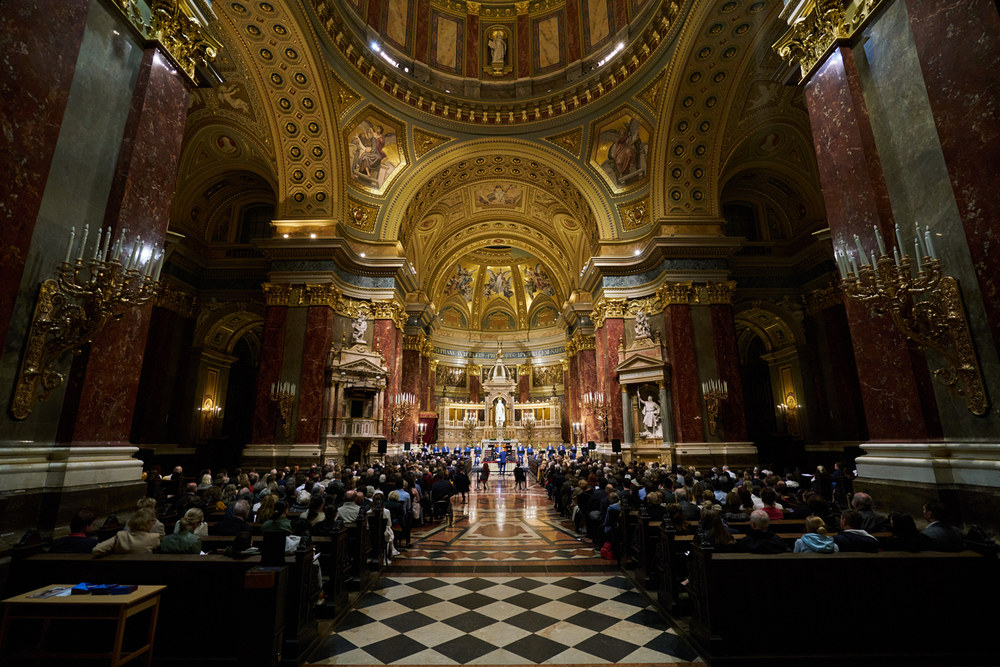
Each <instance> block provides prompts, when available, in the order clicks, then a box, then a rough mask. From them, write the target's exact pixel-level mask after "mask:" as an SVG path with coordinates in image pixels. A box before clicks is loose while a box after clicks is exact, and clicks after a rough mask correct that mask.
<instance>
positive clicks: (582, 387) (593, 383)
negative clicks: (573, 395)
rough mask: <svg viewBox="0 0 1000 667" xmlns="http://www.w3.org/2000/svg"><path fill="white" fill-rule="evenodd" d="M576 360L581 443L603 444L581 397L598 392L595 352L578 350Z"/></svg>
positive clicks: (600, 434)
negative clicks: (581, 430)
mask: <svg viewBox="0 0 1000 667" xmlns="http://www.w3.org/2000/svg"><path fill="white" fill-rule="evenodd" d="M575 358H576V359H578V360H579V364H580V377H579V379H578V387H579V390H578V392H577V401H578V403H577V405H578V407H579V409H580V413H579V414H580V418H579V421H580V422H581V423H582V424H583V441H584V442H587V441H588V440H593V441H594V442H605V440H604V434H603V433H602V432H601V429H600V424H599V422H598V421H597V420H596V419H595V418H594V416H593V415H592V414H590V411H588V410H587V409H585V408H584V407H583V396H584V394H586V393H587V392H590V391H599V390H600V389H599V388H600V384H599V383H598V380H597V350H595V349H593V348H590V349H586V350H580V351H579V352H577V353H576V357H575Z"/></svg>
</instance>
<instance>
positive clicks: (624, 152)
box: [600, 117, 649, 187]
mask: <svg viewBox="0 0 1000 667" xmlns="http://www.w3.org/2000/svg"><path fill="white" fill-rule="evenodd" d="M641 129H642V125H641V124H640V123H639V120H638V119H637V118H629V117H626V118H625V119H624V120H622V122H621V125H619V126H618V127H617V128H609V129H607V130H605V131H604V132H601V138H600V142H601V144H604V143H608V142H610V145H609V146H608V152H607V159H605V160H604V162H602V163H601V169H603V170H604V171H605V173H607V175H608V176H609V177H610V178H611V180H612V181H614V183H615V185H617V186H618V187H622V186H625V185H627V184H628V183H629V182H630V181H633V180H635V179H638V178H642V177H644V176H645V174H646V152H647V149H648V148H649V143H648V142H644V141H643V140H642V137H641V136H640V130H641Z"/></svg>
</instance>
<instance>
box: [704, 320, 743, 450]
mask: <svg viewBox="0 0 1000 667" xmlns="http://www.w3.org/2000/svg"><path fill="white" fill-rule="evenodd" d="M709 307H710V308H711V310H712V334H713V337H714V339H715V367H716V370H717V371H718V377H719V379H720V380H726V382H728V383H729V394H728V395H729V398H727V399H726V400H725V401H723V402H722V408H721V414H720V415H719V417H720V421H721V423H722V424H723V425H724V426H723V430H724V433H725V435H726V440H727V441H729V442H745V441H746V439H747V421H746V414H744V408H743V382H742V380H741V379H740V356H739V350H738V349H737V347H736V325H735V322H734V321H733V307H732V306H731V305H729V304H715V305H712V306H709Z"/></svg>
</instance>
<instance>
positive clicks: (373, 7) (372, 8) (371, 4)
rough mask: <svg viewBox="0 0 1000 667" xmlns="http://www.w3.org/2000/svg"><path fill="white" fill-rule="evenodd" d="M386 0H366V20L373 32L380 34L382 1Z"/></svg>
mask: <svg viewBox="0 0 1000 667" xmlns="http://www.w3.org/2000/svg"><path fill="white" fill-rule="evenodd" d="M386 1H387V0H368V16H367V18H366V22H367V23H368V25H369V26H371V27H372V29H373V30H375V32H377V33H379V34H382V3H383V2H386Z"/></svg>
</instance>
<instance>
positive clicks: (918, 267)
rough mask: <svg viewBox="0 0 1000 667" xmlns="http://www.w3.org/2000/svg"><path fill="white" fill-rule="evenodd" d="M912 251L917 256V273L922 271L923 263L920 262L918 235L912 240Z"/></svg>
mask: <svg viewBox="0 0 1000 667" xmlns="http://www.w3.org/2000/svg"><path fill="white" fill-rule="evenodd" d="M913 249H914V251H915V252H916V254H917V272H918V273H919V272H921V271H923V270H924V266H923V262H921V261H920V235H919V234H917V238H915V239H913Z"/></svg>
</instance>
